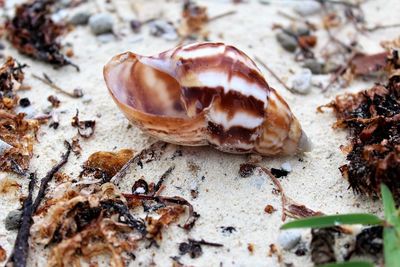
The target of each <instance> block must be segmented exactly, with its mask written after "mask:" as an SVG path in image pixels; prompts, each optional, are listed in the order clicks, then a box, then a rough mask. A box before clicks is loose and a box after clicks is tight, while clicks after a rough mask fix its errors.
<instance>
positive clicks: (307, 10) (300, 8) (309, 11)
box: [294, 1, 321, 16]
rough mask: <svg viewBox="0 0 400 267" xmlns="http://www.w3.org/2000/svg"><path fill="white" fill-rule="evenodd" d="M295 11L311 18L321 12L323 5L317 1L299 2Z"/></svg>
mask: <svg viewBox="0 0 400 267" xmlns="http://www.w3.org/2000/svg"><path fill="white" fill-rule="evenodd" d="M294 11H295V12H296V13H297V14H299V15H301V16H310V15H314V14H317V13H318V12H319V11H321V4H320V3H318V2H317V1H299V2H298V4H296V5H295V6H294Z"/></svg>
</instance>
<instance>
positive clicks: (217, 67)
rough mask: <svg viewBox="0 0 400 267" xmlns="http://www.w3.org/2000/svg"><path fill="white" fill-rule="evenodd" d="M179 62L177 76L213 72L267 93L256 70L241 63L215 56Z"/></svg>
mask: <svg viewBox="0 0 400 267" xmlns="http://www.w3.org/2000/svg"><path fill="white" fill-rule="evenodd" d="M179 62H180V63H179V66H180V73H179V76H185V75H187V74H190V73H201V72H203V71H207V72H208V71H215V72H221V73H222V74H224V75H227V76H228V78H229V79H228V80H230V78H232V76H237V77H239V78H242V79H244V80H246V81H248V82H249V83H253V84H254V83H257V84H258V85H259V87H260V88H261V89H262V90H265V91H267V92H268V91H269V86H268V83H267V82H266V81H265V79H264V78H263V76H262V75H261V73H260V72H259V71H258V70H257V69H253V68H249V67H248V66H247V65H245V64H244V63H243V62H241V61H238V60H234V59H232V58H230V57H224V56H221V55H220V54H217V55H213V56H207V57H201V58H193V59H192V58H188V59H179Z"/></svg>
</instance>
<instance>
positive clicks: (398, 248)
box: [381, 184, 400, 267]
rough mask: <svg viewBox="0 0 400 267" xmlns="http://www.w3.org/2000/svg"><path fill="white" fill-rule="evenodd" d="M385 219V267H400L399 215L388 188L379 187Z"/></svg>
mask: <svg viewBox="0 0 400 267" xmlns="http://www.w3.org/2000/svg"><path fill="white" fill-rule="evenodd" d="M381 193H382V201H383V208H384V211H385V219H386V221H387V223H388V224H389V225H387V226H385V228H384V229H383V253H384V256H385V266H386V267H399V266H400V261H399V259H400V215H399V212H398V210H397V209H396V204H395V202H394V199H393V196H392V193H391V192H390V190H389V188H388V187H387V186H386V185H384V184H382V185H381Z"/></svg>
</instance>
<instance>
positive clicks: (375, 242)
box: [354, 226, 383, 256]
mask: <svg viewBox="0 0 400 267" xmlns="http://www.w3.org/2000/svg"><path fill="white" fill-rule="evenodd" d="M354 250H355V253H356V254H358V255H373V256H376V255H378V254H380V253H382V251H383V227H382V226H373V227H368V228H365V229H363V230H362V231H361V232H360V233H359V234H358V235H357V236H356V245H355V249H354Z"/></svg>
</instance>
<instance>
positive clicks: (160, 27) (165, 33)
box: [149, 20, 178, 41]
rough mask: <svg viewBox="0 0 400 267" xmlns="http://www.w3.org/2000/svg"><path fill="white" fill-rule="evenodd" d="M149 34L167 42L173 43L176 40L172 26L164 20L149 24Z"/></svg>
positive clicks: (176, 36)
mask: <svg viewBox="0 0 400 267" xmlns="http://www.w3.org/2000/svg"><path fill="white" fill-rule="evenodd" d="M149 26H150V34H151V35H153V36H156V37H162V38H164V39H165V40H167V41H175V40H177V39H178V33H177V32H176V29H175V27H174V25H173V24H172V23H170V22H168V21H165V20H155V21H152V22H151V23H150V24H149Z"/></svg>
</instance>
